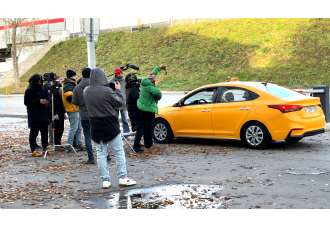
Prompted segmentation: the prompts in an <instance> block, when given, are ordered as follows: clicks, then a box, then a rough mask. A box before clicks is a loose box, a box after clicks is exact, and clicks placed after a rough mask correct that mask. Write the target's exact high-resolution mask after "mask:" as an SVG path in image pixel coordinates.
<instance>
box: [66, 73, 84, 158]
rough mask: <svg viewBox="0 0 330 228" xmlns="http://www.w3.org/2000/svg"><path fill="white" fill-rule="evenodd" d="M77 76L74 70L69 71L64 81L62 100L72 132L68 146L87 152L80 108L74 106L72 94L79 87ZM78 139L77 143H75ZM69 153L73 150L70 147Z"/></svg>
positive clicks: (67, 149)
mask: <svg viewBox="0 0 330 228" xmlns="http://www.w3.org/2000/svg"><path fill="white" fill-rule="evenodd" d="M76 80H77V74H76V72H74V71H73V70H67V72H66V78H65V79H64V81H63V84H64V86H63V92H62V100H63V104H64V107H65V110H66V112H67V113H68V116H69V121H70V130H69V134H68V141H67V144H70V145H73V146H74V147H76V148H77V150H86V148H85V147H84V146H83V145H82V138H81V133H82V127H81V121H80V116H79V108H78V106H76V105H74V104H72V93H73V90H74V88H75V87H76V86H77V83H76ZM74 138H75V139H76V142H75V141H74ZM66 151H67V152H72V148H71V147H70V146H68V147H67V148H66Z"/></svg>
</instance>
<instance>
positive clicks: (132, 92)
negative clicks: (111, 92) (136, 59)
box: [126, 85, 142, 131]
mask: <svg viewBox="0 0 330 228" xmlns="http://www.w3.org/2000/svg"><path fill="white" fill-rule="evenodd" d="M139 96H140V89H139V86H138V85H128V86H127V89H126V105H127V111H128V116H129V119H130V121H131V125H132V131H136V130H137V129H138V128H139V126H140V124H141V121H142V118H141V115H140V110H139V109H138V107H137V100H138V99H139Z"/></svg>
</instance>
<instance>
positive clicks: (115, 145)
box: [96, 133, 127, 181]
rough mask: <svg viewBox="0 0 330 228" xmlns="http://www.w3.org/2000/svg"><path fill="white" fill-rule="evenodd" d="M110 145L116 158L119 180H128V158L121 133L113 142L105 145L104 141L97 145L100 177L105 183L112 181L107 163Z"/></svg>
mask: <svg viewBox="0 0 330 228" xmlns="http://www.w3.org/2000/svg"><path fill="white" fill-rule="evenodd" d="M107 145H109V146H110V147H111V149H112V152H113V154H114V155H115V157H116V169H117V175H118V178H126V174H127V171H126V158H125V152H124V148H123V141H122V140H121V136H120V133H119V134H118V135H117V136H116V138H114V139H113V140H111V141H109V142H107V143H103V142H102V140H101V142H100V144H98V143H96V152H97V164H98V167H99V171H100V177H101V179H102V180H103V181H110V174H109V167H108V162H107V156H108V149H107Z"/></svg>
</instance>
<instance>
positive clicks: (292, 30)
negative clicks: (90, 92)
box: [21, 18, 330, 90]
mask: <svg viewBox="0 0 330 228" xmlns="http://www.w3.org/2000/svg"><path fill="white" fill-rule="evenodd" d="M329 51H330V19H294V18H292V19H262V18H260V19H259V18H257V19H235V20H226V21H219V22H218V21H213V22H203V23H198V24H189V25H181V26H175V27H170V28H156V29H151V30H145V31H140V32H136V33H122V32H113V33H107V34H102V35H100V36H99V42H98V43H96V50H95V52H96V65H97V67H101V68H103V69H104V70H105V72H106V73H107V74H111V73H113V71H114V69H115V68H116V67H118V66H120V65H122V64H125V63H131V64H134V65H137V66H140V72H141V75H140V76H139V77H144V76H146V75H147V74H148V73H150V72H151V71H152V69H153V68H154V67H155V66H156V65H157V64H160V63H164V64H166V65H167V68H168V74H167V75H164V73H160V74H159V76H158V77H157V86H158V87H159V88H160V89H161V90H191V89H193V88H196V87H198V86H201V85H204V84H210V83H217V82H222V81H228V80H229V79H228V78H229V77H238V78H239V79H240V80H242V81H243V80H249V81H266V80H268V79H269V78H270V77H273V78H272V79H271V82H272V83H277V84H279V85H282V86H286V87H289V88H311V87H312V86H313V85H325V84H328V85H329V84H330V80H329V72H328V67H329V63H330V56H329ZM87 65H88V63H87V45H86V42H85V38H84V37H80V38H76V39H72V40H68V41H66V42H61V43H60V44H58V45H56V46H54V47H53V48H52V49H51V50H50V51H49V52H48V53H47V55H45V57H44V58H43V59H42V60H40V61H39V62H38V63H37V64H36V65H35V66H33V67H32V68H31V69H30V70H29V71H28V72H27V73H26V74H25V75H24V76H22V78H21V81H27V80H28V78H29V77H30V76H31V75H33V74H35V73H39V74H44V73H46V72H56V73H58V74H61V75H64V76H65V72H66V70H67V69H72V70H74V71H76V72H77V74H78V75H81V71H82V69H83V68H85V67H87ZM128 72H129V71H126V72H125V75H126V73H128Z"/></svg>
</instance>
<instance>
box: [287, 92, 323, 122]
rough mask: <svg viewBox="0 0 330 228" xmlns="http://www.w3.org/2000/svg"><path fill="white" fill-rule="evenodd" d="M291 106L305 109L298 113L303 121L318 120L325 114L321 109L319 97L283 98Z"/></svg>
mask: <svg viewBox="0 0 330 228" xmlns="http://www.w3.org/2000/svg"><path fill="white" fill-rule="evenodd" d="M282 99H283V100H285V101H287V102H288V103H290V104H291V105H302V106H303V108H302V109H301V110H300V111H296V113H297V115H298V116H299V117H300V118H302V119H311V118H317V117H319V116H321V115H324V114H323V110H322V108H321V107H320V104H321V102H320V98H318V97H308V96H306V97H301V96H297V97H287V98H282Z"/></svg>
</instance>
